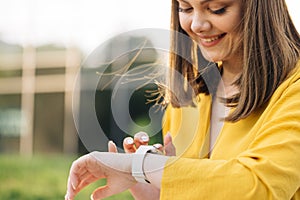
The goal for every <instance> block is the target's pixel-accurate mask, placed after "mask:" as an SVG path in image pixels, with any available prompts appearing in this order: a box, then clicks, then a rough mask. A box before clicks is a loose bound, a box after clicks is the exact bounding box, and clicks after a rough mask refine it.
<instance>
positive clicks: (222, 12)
mask: <svg viewBox="0 0 300 200" xmlns="http://www.w3.org/2000/svg"><path fill="white" fill-rule="evenodd" d="M208 10H209V11H210V12H211V13H213V14H216V15H221V14H224V13H225V12H226V8H225V7H224V8H220V9H217V10H213V9H210V8H208Z"/></svg>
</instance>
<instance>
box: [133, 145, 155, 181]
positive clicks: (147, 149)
mask: <svg viewBox="0 0 300 200" xmlns="http://www.w3.org/2000/svg"><path fill="white" fill-rule="evenodd" d="M147 153H153V154H160V151H159V150H158V149H157V148H155V147H154V146H147V145H141V146H140V147H139V148H138V149H137V150H136V152H135V153H134V155H133V157H132V166H131V174H132V176H133V177H134V178H135V180H136V181H137V182H139V183H150V181H149V180H148V179H147V178H146V175H145V172H144V159H145V157H146V154H147Z"/></svg>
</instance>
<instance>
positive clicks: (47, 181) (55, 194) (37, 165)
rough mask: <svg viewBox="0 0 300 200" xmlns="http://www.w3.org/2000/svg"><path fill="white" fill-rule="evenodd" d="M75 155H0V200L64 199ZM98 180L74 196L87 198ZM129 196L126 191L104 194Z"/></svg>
mask: <svg viewBox="0 0 300 200" xmlns="http://www.w3.org/2000/svg"><path fill="white" fill-rule="evenodd" d="M74 159H76V158H75V157H67V156H61V155H60V156H56V155H47V156H34V157H33V158H30V159H29V158H25V157H20V156H18V155H0V181H1V183H0V199H1V200H59V199H64V195H65V192H66V182H67V177H68V173H69V168H70V165H71V163H72V161H73V160H74ZM103 184H104V181H98V182H96V183H93V184H92V185H90V186H88V187H87V188H85V189H83V190H82V191H81V192H80V193H79V194H78V196H77V197H76V200H81V199H89V197H90V194H91V193H92V191H93V190H94V189H96V188H97V187H99V186H100V185H103ZM106 199H107V200H117V199H118V200H120V199H122V200H132V199H133V197H132V196H131V195H130V193H129V192H128V191H125V192H123V193H121V194H118V195H114V196H112V197H109V198H106Z"/></svg>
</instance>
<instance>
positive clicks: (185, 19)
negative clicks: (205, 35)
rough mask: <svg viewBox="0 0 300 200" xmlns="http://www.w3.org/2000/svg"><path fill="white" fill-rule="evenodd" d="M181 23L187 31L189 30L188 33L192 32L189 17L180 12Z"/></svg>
mask: <svg viewBox="0 0 300 200" xmlns="http://www.w3.org/2000/svg"><path fill="white" fill-rule="evenodd" d="M179 24H180V26H181V28H182V29H183V30H184V31H185V32H187V33H189V32H190V31H189V30H190V22H189V20H188V17H184V16H182V15H180V14H179Z"/></svg>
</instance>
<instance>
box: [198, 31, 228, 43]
mask: <svg viewBox="0 0 300 200" xmlns="http://www.w3.org/2000/svg"><path fill="white" fill-rule="evenodd" d="M225 35H226V33H223V34H221V35H218V36H216V37H213V38H201V40H202V41H203V42H206V43H211V42H214V41H216V40H219V39H221V38H223V37H224V36H225Z"/></svg>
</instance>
